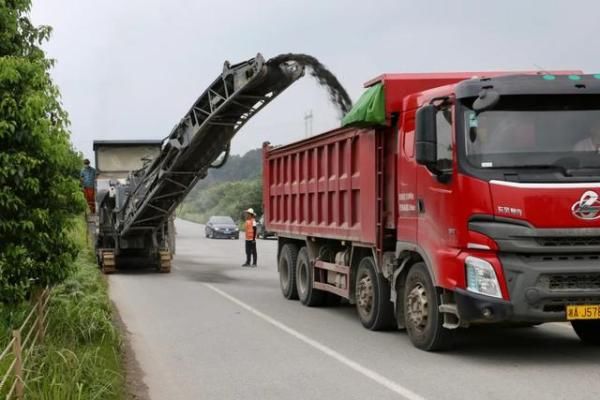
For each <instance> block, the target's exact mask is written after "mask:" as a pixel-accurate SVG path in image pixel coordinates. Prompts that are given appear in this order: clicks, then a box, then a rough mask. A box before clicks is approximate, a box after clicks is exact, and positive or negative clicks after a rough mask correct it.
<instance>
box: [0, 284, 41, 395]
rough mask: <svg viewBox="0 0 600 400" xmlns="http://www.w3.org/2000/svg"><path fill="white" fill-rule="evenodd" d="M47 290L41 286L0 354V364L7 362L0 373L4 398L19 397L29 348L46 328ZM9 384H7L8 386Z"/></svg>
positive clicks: (31, 348)
mask: <svg viewBox="0 0 600 400" xmlns="http://www.w3.org/2000/svg"><path fill="white" fill-rule="evenodd" d="M49 300H50V290H49V289H48V288H45V289H44V290H43V291H41V292H40V293H39V294H38V295H37V298H36V301H35V303H34V305H33V308H32V309H31V311H30V312H29V314H28V315H27V317H26V318H25V321H23V324H21V326H20V327H19V328H18V329H15V330H13V331H12V339H11V340H10V342H9V343H8V345H7V346H6V347H5V348H4V350H3V351H2V353H0V364H2V363H3V361H4V360H6V361H5V362H9V360H10V364H9V365H8V368H7V369H6V370H5V371H4V372H0V374H1V375H0V393H5V390H6V389H5V388H6V387H7V388H8V392H6V397H5V399H6V400H10V399H18V400H22V399H23V395H24V391H25V381H26V379H27V375H28V373H29V371H27V369H26V368H25V367H26V365H27V360H28V359H29V356H30V355H31V352H32V350H33V349H34V348H35V346H36V345H37V344H40V343H41V342H42V341H43V340H44V335H45V333H46V330H47V329H48V301H49ZM8 385H10V386H8Z"/></svg>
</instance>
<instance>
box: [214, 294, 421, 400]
mask: <svg viewBox="0 0 600 400" xmlns="http://www.w3.org/2000/svg"><path fill="white" fill-rule="evenodd" d="M204 286H206V287H207V288H209V289H210V290H212V291H214V292H216V293H218V294H220V295H221V296H223V297H225V298H226V299H227V300H229V301H231V302H233V303H235V304H237V305H238V306H240V307H242V308H243V309H245V310H247V311H249V312H251V313H252V314H254V315H256V316H257V317H259V318H260V319H262V320H264V321H266V322H268V323H269V324H271V325H273V326H274V327H276V328H279V329H280V330H282V331H284V332H286V333H288V334H290V335H292V336H293V337H295V338H296V339H299V340H301V341H302V342H304V343H306V344H308V345H309V346H311V347H313V348H315V349H317V350H319V351H320V352H322V353H324V354H326V355H328V356H329V357H331V358H333V359H335V360H337V361H339V362H341V363H342V364H344V365H346V366H347V367H350V368H351V369H353V370H354V371H356V372H358V373H360V374H362V375H364V376H366V377H367V378H370V379H371V380H373V381H375V382H377V383H378V384H380V385H381V386H384V387H386V388H387V389H389V390H391V391H392V392H394V393H396V394H399V395H400V396H402V397H404V398H405V399H406V400H425V398H424V397H422V396H420V395H418V394H416V393H415V392H413V391H412V390H410V389H407V388H405V387H404V386H402V385H399V384H397V383H396V382H393V381H391V380H389V379H388V378H386V377H384V376H381V375H379V374H378V373H377V372H375V371H373V370H371V369H369V368H367V367H363V366H362V365H360V364H359V363H357V362H356V361H353V360H351V359H349V358H348V357H346V356H344V355H342V354H340V353H338V352H337V351H335V350H333V349H331V348H330V347H327V346H326V345H324V344H322V343H320V342H317V341H316V340H314V339H311V338H309V337H308V336H305V335H303V334H302V333H300V332H298V331H296V330H294V329H292V328H290V327H289V326H287V325H285V324H284V323H282V322H279V321H277V320H276V319H274V318H271V317H269V316H268V315H266V314H264V313H262V312H260V311H258V310H257V309H255V308H254V307H251V306H249V305H248V304H246V303H244V302H243V301H241V300H239V299H237V298H235V297H233V296H232V295H230V294H228V293H225V292H224V291H222V290H221V289H218V288H217V287H215V286H213V285H211V284H209V283H205V284H204Z"/></svg>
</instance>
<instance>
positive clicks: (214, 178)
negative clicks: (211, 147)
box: [190, 149, 262, 197]
mask: <svg viewBox="0 0 600 400" xmlns="http://www.w3.org/2000/svg"><path fill="white" fill-rule="evenodd" d="M261 174H262V149H254V150H250V151H248V152H247V153H246V154H244V155H243V156H240V155H237V154H233V155H231V156H230V157H229V159H228V160H227V162H226V163H225V165H224V166H223V167H221V168H218V169H209V170H208V176H207V177H206V178H204V179H202V180H201V181H200V182H198V184H197V185H196V186H195V187H194V189H193V190H192V192H191V193H190V196H192V197H193V196H195V195H196V194H198V193H199V192H201V191H202V190H204V189H206V188H209V187H211V186H214V185H215V184H217V183H222V182H236V181H243V180H251V179H256V178H258V177H259V176H260V175H261Z"/></svg>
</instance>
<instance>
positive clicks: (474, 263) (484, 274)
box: [465, 256, 502, 299]
mask: <svg viewBox="0 0 600 400" xmlns="http://www.w3.org/2000/svg"><path fill="white" fill-rule="evenodd" d="M465 266H466V269H467V290H469V291H470V292H473V293H478V294H483V295H486V296H492V297H498V298H500V299H501V298H502V292H501V291H500V284H499V283H498V278H497V277H496V272H495V271H494V267H492V264H490V263H489V262H487V261H485V260H482V259H481V258H477V257H472V256H469V257H467V259H466V260H465Z"/></svg>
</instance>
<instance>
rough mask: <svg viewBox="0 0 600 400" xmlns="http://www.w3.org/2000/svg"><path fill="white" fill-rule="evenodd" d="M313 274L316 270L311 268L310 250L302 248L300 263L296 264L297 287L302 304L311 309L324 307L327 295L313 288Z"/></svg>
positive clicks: (299, 256) (299, 254)
mask: <svg viewBox="0 0 600 400" xmlns="http://www.w3.org/2000/svg"><path fill="white" fill-rule="evenodd" d="M313 274H314V269H313V268H312V267H311V266H310V261H309V258H308V250H307V249H306V247H302V248H301V249H300V251H299V252H298V262H297V263H296V287H297V288H298V297H299V298H300V302H301V303H302V304H304V305H305V306H309V307H315V306H320V305H323V303H324V302H325V294H326V293H325V292H323V291H321V290H317V289H315V288H313Z"/></svg>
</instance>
